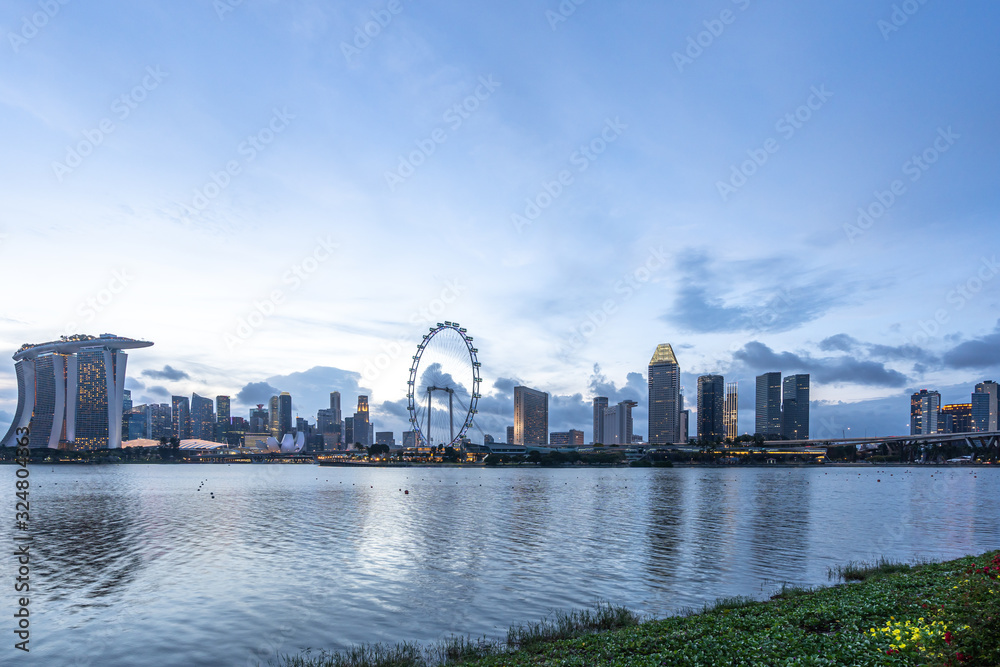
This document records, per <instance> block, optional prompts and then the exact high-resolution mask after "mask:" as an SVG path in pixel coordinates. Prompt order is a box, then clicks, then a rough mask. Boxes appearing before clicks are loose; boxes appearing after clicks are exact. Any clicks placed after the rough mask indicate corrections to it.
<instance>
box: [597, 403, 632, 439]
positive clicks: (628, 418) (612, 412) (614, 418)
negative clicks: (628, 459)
mask: <svg viewBox="0 0 1000 667" xmlns="http://www.w3.org/2000/svg"><path fill="white" fill-rule="evenodd" d="M637 405H639V404H638V403H636V402H635V401H622V402H621V403H619V404H618V405H613V406H611V407H609V408H605V410H604V433H603V435H602V438H603V439H602V440H601V443H602V444H605V445H631V444H632V408H634V407H635V406H637Z"/></svg>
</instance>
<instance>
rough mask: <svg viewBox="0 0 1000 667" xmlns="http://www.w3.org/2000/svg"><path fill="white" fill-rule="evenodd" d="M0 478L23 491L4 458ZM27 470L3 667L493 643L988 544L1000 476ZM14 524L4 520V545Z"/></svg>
mask: <svg viewBox="0 0 1000 667" xmlns="http://www.w3.org/2000/svg"><path fill="white" fill-rule="evenodd" d="M0 477H2V478H3V480H4V482H2V484H3V485H4V486H3V488H7V489H11V490H13V488H14V479H15V478H14V468H13V467H10V466H5V467H2V468H0ZM879 480H880V481H879ZM31 482H32V495H31V510H32V512H31V525H32V528H33V534H34V537H35V543H34V557H35V561H34V563H33V571H32V575H31V576H32V584H31V585H32V597H31V599H32V601H31V611H32V642H31V647H32V651H31V653H30V655H23V656H22V655H18V656H17V660H16V663H17V664H35V665H81V666H82V665H100V666H105V665H106V666H112V667H113V666H116V665H140V666H142V665H155V666H156V667H173V666H177V667H181V666H183V667H192V666H199V665H254V664H257V662H258V661H259V662H262V663H266V662H267V660H268V659H269V658H271V657H273V656H274V655H275V652H282V653H288V652H296V651H298V650H299V649H301V648H304V647H314V648H320V647H325V648H333V649H336V648H344V647H346V646H349V645H351V644H354V643H360V642H376V641H388V642H396V641H402V640H417V641H434V640H437V639H439V638H442V637H444V636H447V635H449V634H452V633H458V634H472V635H493V636H495V635H500V634H502V633H503V632H504V631H505V630H506V628H507V626H509V625H511V624H513V623H517V622H520V621H528V620H538V619H539V618H541V617H542V616H545V615H546V614H548V613H549V612H551V611H552V610H553V609H568V608H579V607H587V606H590V605H591V604H592V603H593V602H594V601H596V600H599V599H600V600H609V601H612V602H615V603H621V604H625V605H627V606H629V607H630V608H632V609H635V610H637V611H640V612H643V613H647V614H655V615H661V616H662V615H666V614H669V613H671V612H674V611H677V610H679V609H682V608H684V607H691V606H700V605H701V604H703V603H705V602H710V601H712V600H714V599H715V598H717V597H720V596H729V595H752V596H757V597H761V596H765V595H768V594H770V593H772V592H773V591H774V589H775V588H776V587H777V586H779V585H780V582H790V583H794V584H800V585H815V584H823V583H826V582H827V576H826V573H827V567H829V566H832V565H837V564H841V563H844V562H846V561H848V560H852V559H853V560H856V559H870V558H873V557H876V556H881V555H886V556H890V557H893V558H898V559H912V558H934V559H943V558H953V557H958V556H961V555H964V554H967V553H979V552H983V551H987V550H990V549H996V548H998V547H1000V504H998V503H997V499H998V497H1000V470H996V469H982V468H978V469H975V470H972V469H970V468H942V469H933V468H927V469H904V468H888V469H877V468H871V469H869V468H865V469H858V468H808V469H804V468H796V469H787V468H750V469H736V468H723V469H706V468H674V469H665V470H664V469H627V468H626V469H618V468H614V469H608V468H603V469H584V470H577V469H529V468H523V469H501V470H491V469H471V470H469V469H467V470H456V469H436V468H409V469H403V468H391V469H381V470H365V469H353V468H320V467H317V466H309V465H286V466H282V465H271V466H265V465H240V466H218V465H211V466H194V465H191V466H166V465H161V466H131V465H129V466H94V467H85V466H64V467H51V466H35V467H34V468H33V469H32V473H31ZM403 489H406V490H409V492H410V493H409V494H408V495H407V494H404V493H403V491H402V490H403ZM213 493H214V496H215V497H214V498H212V495H211V494H213ZM7 495H8V496H12V493H8V494H7ZM9 504H10V507H9V508H8V509H7V510H6V511H8V512H9V513H10V519H13V514H12V513H13V503H9ZM11 537H12V527H11V521H10V520H9V519H8V518H4V519H3V520H2V521H0V540H2V544H3V545H4V546H3V551H4V552H5V553H6V552H9V551H10V549H8V545H11V544H12V542H11ZM13 566H14V563H13V559H12V558H11V557H9V556H8V557H5V558H3V559H2V563H0V574H2V577H3V581H4V582H12V581H13V578H14V576H15V575H14V569H13ZM2 589H3V590H5V591H7V593H6V594H5V595H4V596H3V598H2V600H0V605H2V608H3V614H2V616H3V618H5V619H8V620H6V621H4V622H3V623H2V624H0V626H2V627H0V633H2V634H0V636H3V637H6V639H5V640H4V642H5V644H7V645H5V646H3V647H2V648H0V656H3V659H2V660H0V663H3V664H9V663H8V658H9V657H10V656H12V654H14V653H20V652H16V651H13V649H12V645H13V640H12V639H11V636H12V632H11V631H12V629H13V622H12V620H11V619H12V614H13V611H14V602H15V595H14V593H13V591H12V584H11V585H8V584H6V583H5V584H4V585H3V586H2Z"/></svg>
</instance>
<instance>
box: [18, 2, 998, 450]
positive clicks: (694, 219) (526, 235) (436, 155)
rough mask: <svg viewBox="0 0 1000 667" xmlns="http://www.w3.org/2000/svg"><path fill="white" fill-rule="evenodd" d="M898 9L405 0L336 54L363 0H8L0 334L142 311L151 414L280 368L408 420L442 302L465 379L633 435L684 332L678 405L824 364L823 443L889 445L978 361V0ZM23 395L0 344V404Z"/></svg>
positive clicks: (991, 149)
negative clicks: (708, 384) (925, 401)
mask: <svg viewBox="0 0 1000 667" xmlns="http://www.w3.org/2000/svg"><path fill="white" fill-rule="evenodd" d="M230 4H231V3H230ZM892 4H893V3H892V2H888V1H887V2H885V3H884V4H880V3H871V2H862V1H861V0H849V1H847V2H843V3H838V4H837V5H836V6H832V5H831V6H825V5H817V6H814V7H813V6H810V8H809V9H808V11H801V12H800V11H792V12H789V11H785V10H784V8H783V7H781V6H778V5H764V4H758V3H753V2H749V1H747V0H739V2H728V1H726V0H724V1H723V2H722V5H721V6H720V7H714V8H713V7H706V6H704V5H676V4H674V5H670V4H662V3H661V4H655V3H639V4H636V5H631V6H629V7H628V8H625V9H624V10H622V9H620V8H612V7H610V6H601V5H597V4H590V3H587V4H586V5H579V6H577V9H576V11H574V12H573V14H572V16H561V17H560V18H564V19H566V20H565V21H563V20H558V21H555V22H553V21H552V20H551V17H550V16H549V15H548V14H547V12H549V13H551V12H552V11H555V9H557V4H556V3H552V4H551V6H550V5H546V4H545V3H543V4H542V5H539V4H538V3H533V2H526V1H524V0H513V1H512V2H510V3H506V4H505V5H504V6H503V7H500V6H490V7H481V8H478V9H476V10H475V11H473V10H472V9H471V8H468V7H457V6H453V5H452V4H448V3H437V2H433V1H431V2H426V3H420V4H419V5H413V6H410V5H408V4H406V3H404V5H403V6H405V10H404V11H402V13H400V14H399V15H396V16H394V17H393V20H392V23H391V24H390V25H388V26H386V28H385V29H384V30H383V31H381V32H380V34H379V35H378V36H377V37H376V38H372V39H371V41H370V44H367V45H365V46H364V48H360V47H356V46H355V47H354V48H355V49H356V52H355V51H351V50H350V49H347V50H345V49H344V48H343V47H342V44H348V45H350V44H351V43H352V41H353V40H354V38H355V35H356V31H357V30H358V29H360V27H361V26H364V25H365V24H366V23H369V22H370V21H371V20H372V12H377V11H379V10H380V8H381V5H379V4H378V3H368V4H364V5H357V4H353V5H351V4H345V3H315V2H305V3H298V4H293V5H288V4H281V3H239V4H238V6H231V9H232V10H233V11H231V12H230V11H225V12H222V13H221V14H220V13H219V12H217V11H216V9H214V8H213V6H212V5H211V3H209V4H208V5H191V6H187V5H183V6H178V5H176V4H174V5H170V4H166V3H162V2H156V1H153V2H149V3H143V4H141V5H133V6H128V7H125V8H118V7H115V8H112V7H108V6H98V5H92V4H91V5H86V6H84V5H81V6H80V7H76V8H73V9H69V8H67V9H66V10H65V11H63V10H62V9H60V11H59V12H58V14H56V15H55V16H53V17H51V19H50V20H48V19H47V20H46V25H44V26H42V27H40V28H37V30H35V26H34V25H33V24H31V17H32V15H33V14H34V13H35V12H37V11H39V10H38V7H37V5H36V4H30V3H29V4H27V5H24V6H23V7H22V6H19V5H16V4H15V5H12V6H11V8H10V9H9V11H8V12H7V13H6V14H5V15H4V17H2V21H3V25H4V26H5V27H6V28H7V30H6V31H5V34H7V35H8V39H7V41H6V47H5V49H6V50H5V52H4V56H3V57H4V58H6V60H5V61H4V64H5V70H4V71H5V79H4V82H3V85H2V86H0V119H2V121H3V122H2V123H0V127H2V128H3V132H4V135H3V136H4V139H5V143H4V145H5V151H6V152H5V155H6V156H7V158H8V159H7V160H5V161H4V164H3V165H0V173H2V176H3V178H2V179H0V183H3V185H2V186H0V187H2V188H3V194H4V199H3V200H4V202H5V209H4V213H5V215H4V216H2V218H0V261H3V262H4V265H5V267H6V268H7V269H8V271H9V272H10V275H13V276H19V277H23V278H25V280H28V281H30V282H27V283H26V284H28V285H30V288H26V289H13V290H10V291H8V293H7V294H6V299H5V303H4V311H3V313H2V314H0V350H9V351H10V353H13V352H14V350H16V349H17V347H18V346H19V345H20V344H21V343H22V342H23V341H25V340H43V339H51V338H53V337H55V336H57V335H59V334H72V333H76V332H79V331H92V332H95V333H99V332H105V331H120V332H128V333H129V334H130V335H132V336H135V337H137V338H142V339H148V340H155V341H156V342H157V345H156V347H155V348H153V349H151V350H149V351H148V353H145V354H143V355H142V358H141V359H138V358H137V359H135V362H136V363H135V364H134V365H132V366H130V369H131V370H132V372H131V373H130V384H129V389H131V390H132V391H133V394H134V399H135V400H136V401H137V402H148V403H152V402H156V403H163V402H169V400H170V396H172V395H186V396H189V397H190V396H191V395H192V394H194V393H197V394H199V395H201V396H215V395H218V394H231V395H233V396H234V400H235V397H236V396H237V395H239V394H240V393H241V392H244V390H246V392H245V393H246V394H254V391H253V388H252V387H251V385H255V384H258V383H266V382H269V381H270V382H272V384H275V385H283V386H286V387H287V388H288V389H289V390H290V391H291V393H292V394H293V396H294V395H298V396H299V397H301V398H299V399H297V400H300V401H301V402H302V405H301V406H299V412H300V414H310V415H311V414H313V413H314V412H315V410H317V409H318V408H319V407H321V406H322V405H323V404H324V402H323V401H321V400H320V399H319V395H320V394H321V393H322V392H321V391H320V389H319V387H321V386H325V387H330V386H340V387H343V390H344V391H345V392H351V393H352V394H364V395H368V396H369V398H370V401H371V408H372V410H373V412H376V413H380V414H388V415H389V419H396V418H397V414H398V413H399V403H398V399H399V397H400V391H401V390H400V388H401V387H405V382H406V371H407V368H408V366H409V361H410V357H411V356H412V354H413V349H414V347H415V345H416V343H417V342H418V341H419V340H420V336H421V335H422V334H423V333H425V332H426V331H427V328H428V327H430V326H433V325H434V324H435V323H436V322H438V321H444V320H460V321H462V322H463V323H464V324H465V325H466V326H467V327H468V329H469V331H470V332H471V333H473V334H474V335H475V336H476V344H477V346H478V347H479V349H480V351H481V355H482V358H483V363H484V368H487V369H488V373H489V374H488V376H486V377H484V381H485V382H484V387H483V390H484V391H483V393H484V395H485V396H487V397H488V396H489V395H493V396H494V398H495V399H496V401H497V402H498V403H507V402H508V400H509V396H510V393H511V391H512V388H513V386H515V385H521V384H523V385H529V386H533V387H539V388H544V389H545V390H546V391H548V392H550V394H551V396H552V401H551V405H550V417H551V424H550V426H551V429H552V430H553V431H557V432H565V431H566V430H567V429H569V428H580V427H581V426H585V425H586V424H588V423H590V418H589V417H588V416H587V415H589V414H590V412H591V411H592V406H591V405H590V403H589V398H590V397H591V396H592V395H599V396H608V397H609V399H610V401H611V404H612V405H614V404H617V403H619V402H621V401H623V400H636V401H637V402H638V403H639V406H638V407H637V409H636V411H635V419H636V422H637V424H643V423H645V422H646V421H647V420H648V415H646V414H645V408H644V405H645V392H647V391H648V389H643V388H642V386H641V385H643V384H646V379H644V378H643V377H642V375H643V374H644V372H645V369H644V362H645V361H646V358H648V354H649V352H648V350H652V349H654V348H655V346H656V345H658V344H660V343H662V342H663V341H672V343H673V345H674V350H675V352H676V353H677V354H678V355H679V356H680V357H681V358H682V361H683V369H682V375H681V383H682V384H683V386H684V387H685V391H686V397H685V401H686V404H687V405H688V406H689V407H692V406H694V404H695V402H696V401H695V400H694V399H695V393H696V382H697V377H699V376H701V375H705V374H720V375H723V376H724V377H726V378H728V379H730V380H735V381H738V382H740V383H743V384H744V386H750V385H746V383H747V382H752V381H753V380H754V378H755V377H756V376H757V375H759V374H760V373H764V372H768V371H772V370H775V369H781V370H782V372H783V373H785V374H809V375H810V376H811V378H812V381H813V388H812V392H811V395H810V399H811V401H812V402H813V424H812V427H813V430H814V431H816V430H817V429H821V428H822V429H826V430H828V431H833V430H836V429H840V428H843V429H848V428H851V429H855V430H860V431H862V432H864V431H865V430H866V429H867V430H868V431H875V432H879V433H889V432H893V433H905V432H906V429H908V424H907V420H906V419H905V415H906V414H907V406H908V401H909V396H910V394H911V393H912V392H913V391H915V390H918V389H920V388H923V387H935V388H937V389H938V390H939V391H941V392H942V401H943V402H944V403H949V402H955V401H965V400H967V399H966V398H964V394H966V393H968V392H967V391H966V390H965V386H966V385H967V384H969V383H976V382H980V381H982V380H984V379H988V378H991V377H997V376H998V375H1000V344H998V343H1000V327H998V312H1000V296H998V294H1000V292H998V287H1000V279H998V278H997V276H998V275H1000V262H998V260H997V257H996V256H995V253H994V250H993V249H994V248H995V245H996V244H995V240H996V239H997V234H998V232H997V229H998V225H997V216H998V214H1000V200H998V198H997V195H996V192H995V190H996V189H995V187H994V184H995V181H996V165H995V160H994V159H993V156H995V155H996V154H998V152H1000V128H998V127H997V124H996V122H995V113H994V110H995V108H996V102H997V100H998V99H1000V91H997V90H995V88H993V87H989V86H987V87H983V85H982V81H983V80H992V78H995V76H994V74H995V73H996V72H997V70H998V68H1000V64H998V63H1000V58H998V57H996V56H997V48H998V47H997V44H996V40H995V38H994V35H993V34H992V32H991V30H990V26H991V25H993V24H994V23H995V20H994V19H995V18H996V17H997V16H998V15H1000V8H998V7H996V6H995V5H993V4H989V3H982V2H979V3H974V4H973V5H968V7H966V5H963V8H964V9H963V10H961V11H956V10H954V9H952V8H949V7H947V6H936V5H934V4H933V3H925V4H922V5H920V8H919V11H918V12H917V14H916V15H915V16H913V17H910V19H909V20H908V21H907V22H906V24H905V25H904V26H894V27H895V28H898V29H894V30H890V31H888V32H887V31H886V30H885V29H884V27H880V24H884V23H885V21H888V20H891V16H892V12H893V10H892ZM60 7H62V5H60ZM73 7H75V5H74V6H73ZM721 7H725V8H727V9H728V10H729V11H731V12H732V18H733V23H731V24H722V25H723V28H722V32H720V33H719V34H718V35H714V34H713V33H712V32H705V31H706V30H708V28H707V27H706V26H713V27H715V28H716V32H718V26H719V24H718V23H717V22H718V20H719V11H721ZM29 10H30V11H29ZM46 16H47V15H46ZM25 25H28V27H29V28H31V31H32V34H31V35H29V36H28V37H25V36H23V35H21V31H22V30H24V29H25V28H24V26H25ZM36 32H37V34H35V33H36ZM179 33H183V34H185V35H188V36H189V38H190V39H189V40H188V41H189V44H188V45H187V46H186V47H185V48H180V46H179V43H178V41H177V39H176V35H177V34H179ZM93 34H100V35H102V40H101V41H100V43H94V42H93V41H92V40H90V39H88V38H86V37H85V36H88V35H93ZM11 35H13V36H14V37H17V39H14V40H12V39H10V36H11ZM699 40H700V41H702V42H705V43H706V44H707V46H703V45H699V44H698V42H699ZM512 43H516V44H518V45H519V48H518V49H514V50H512V49H511V48H510V44H512ZM692 43H693V44H694V46H691V44H692ZM595 44H601V45H602V48H601V49H594V48H593V46H594V45H595ZM234 53H238V54H241V57H239V58H234V57H233V55H232V54H234ZM779 53H780V54H781V56H780V58H779V57H778V56H777V55H776V54H779ZM540 62H542V63H550V64H551V66H550V67H539V66H538V63H540ZM53 63H61V65H60V66H59V67H55V66H54V65H53ZM206 64H209V66H207V65H206ZM915 100H916V101H917V102H915ZM41 248H44V254H39V252H40V250H39V249H41ZM42 257H44V260H42V259H40V258H42ZM917 283H920V284H921V285H922V286H923V287H922V289H921V290H920V291H919V292H918V291H916V290H915V289H914V285H915V284H917ZM639 351H641V353H640V352H639ZM642 357H646V358H642ZM633 374H634V375H633ZM495 383H499V385H498V386H494V384H495ZM16 384H17V380H16V376H15V374H14V372H13V369H12V368H10V367H9V365H8V364H0V426H2V425H3V424H7V423H9V422H10V421H11V420H12V419H13V417H14V413H15V411H16ZM247 387H251V388H250V389H247ZM949 392H951V394H953V395H949ZM261 393H263V392H261ZM270 395H271V394H267V395H266V396H264V397H263V399H261V400H265V401H266V400H267V398H269V396H270ZM748 396H750V392H747V391H744V392H741V394H740V400H741V401H742V402H743V405H741V406H740V410H739V413H740V414H739V422H740V423H741V424H744V427H743V428H742V429H741V430H749V425H750V424H752V421H747V420H749V419H752V418H753V417H752V409H751V407H750V406H749V404H747V403H746V398H745V397H748ZM256 402H259V401H246V402H245V403H241V404H240V408H241V410H242V409H244V408H246V407H247V405H248V404H249V405H253V404H255V403H256ZM840 402H843V404H840ZM484 403H489V400H488V399H484ZM383 406H385V407H384V408H383ZM485 407H488V406H484V407H481V411H482V412H481V416H482V418H483V420H484V421H483V427H484V429H486V430H488V431H496V432H500V429H502V428H504V426H505V424H502V423H499V419H500V417H501V412H500V411H499V410H497V411H495V412H496V415H497V420H498V423H496V424H492V423H489V424H487V423H486V422H485V420H486V419H487V418H488V417H489V415H490V413H489V412H488V411H487V410H485ZM352 414H353V413H352ZM506 420H507V422H509V421H510V418H509V417H507V418H506ZM400 428H402V425H400V426H397V427H396V429H397V430H399V429H400ZM691 428H692V430H693V429H694V425H691ZM637 430H640V431H641V430H642V427H641V426H637Z"/></svg>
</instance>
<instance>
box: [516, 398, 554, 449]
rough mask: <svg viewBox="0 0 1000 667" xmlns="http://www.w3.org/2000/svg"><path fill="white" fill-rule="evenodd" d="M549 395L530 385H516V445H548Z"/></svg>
mask: <svg viewBox="0 0 1000 667" xmlns="http://www.w3.org/2000/svg"><path fill="white" fill-rule="evenodd" d="M548 442H549V395H548V394H547V393H545V392H544V391H538V390H535V389H530V388H528V387H523V386H518V387H514V442H513V444H515V445H547V444H548Z"/></svg>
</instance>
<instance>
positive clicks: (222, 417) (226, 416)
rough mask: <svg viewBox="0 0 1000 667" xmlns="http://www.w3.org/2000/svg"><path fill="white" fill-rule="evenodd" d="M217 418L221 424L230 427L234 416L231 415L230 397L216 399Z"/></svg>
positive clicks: (217, 397)
mask: <svg viewBox="0 0 1000 667" xmlns="http://www.w3.org/2000/svg"><path fill="white" fill-rule="evenodd" d="M215 417H216V419H217V420H218V421H219V423H220V424H225V425H227V426H228V425H229V422H230V420H231V419H232V414H231V413H230V401H229V397H228V396H216V397H215Z"/></svg>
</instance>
